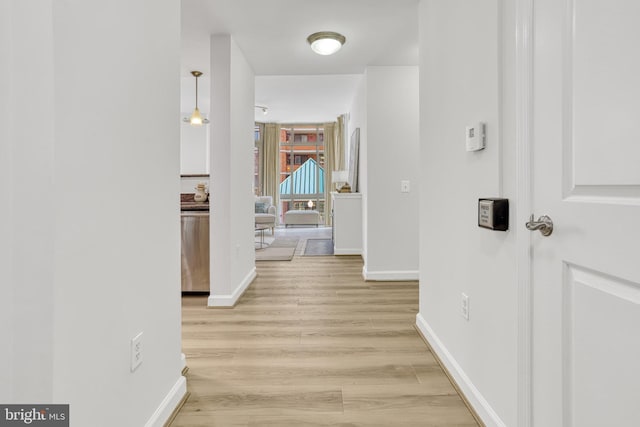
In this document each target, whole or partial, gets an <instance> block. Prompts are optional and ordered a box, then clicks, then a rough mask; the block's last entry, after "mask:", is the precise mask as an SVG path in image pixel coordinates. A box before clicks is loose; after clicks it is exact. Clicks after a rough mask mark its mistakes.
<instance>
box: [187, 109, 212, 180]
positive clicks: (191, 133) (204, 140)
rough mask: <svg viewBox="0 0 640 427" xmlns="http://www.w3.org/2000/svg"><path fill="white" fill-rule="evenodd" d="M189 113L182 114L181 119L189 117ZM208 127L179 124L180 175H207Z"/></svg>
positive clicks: (209, 155) (209, 156) (208, 152)
mask: <svg viewBox="0 0 640 427" xmlns="http://www.w3.org/2000/svg"><path fill="white" fill-rule="evenodd" d="M190 115H191V112H189V113H182V117H190ZM209 129H210V126H209V125H202V126H191V125H190V124H188V123H184V122H181V125H180V173H181V174H208V173H209V161H210V158H211V153H210V150H209Z"/></svg>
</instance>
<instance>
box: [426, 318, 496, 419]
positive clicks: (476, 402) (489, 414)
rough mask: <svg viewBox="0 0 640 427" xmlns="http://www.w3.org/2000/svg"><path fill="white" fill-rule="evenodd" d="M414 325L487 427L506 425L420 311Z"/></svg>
mask: <svg viewBox="0 0 640 427" xmlns="http://www.w3.org/2000/svg"><path fill="white" fill-rule="evenodd" d="M416 326H417V327H418V329H419V330H420V332H421V333H422V335H423V336H424V337H425V338H426V340H427V341H428V342H429V345H430V346H431V349H432V350H433V351H434V352H435V353H436V355H437V356H438V358H439V359H440V361H441V362H442V364H443V365H444V366H445V368H446V369H447V371H449V374H450V375H451V376H452V377H453V380H454V381H455V382H456V384H457V386H458V388H459V389H460V391H461V392H462V394H464V396H465V398H466V399H467V402H469V404H470V405H471V406H472V407H473V409H474V410H475V411H476V414H478V416H479V417H480V419H481V420H482V421H483V422H484V423H485V425H486V426H487V427H506V424H505V423H504V422H503V421H502V420H501V419H500V417H499V416H498V414H497V413H496V412H495V411H494V410H493V408H492V407H491V405H489V402H487V400H486V399H485V398H484V396H482V394H481V393H480V391H479V390H478V389H477V388H476V386H475V385H473V383H472V382H471V379H470V378H469V377H468V376H467V374H466V373H465V372H464V370H463V369H462V367H461V366H460V365H459V364H458V362H457V361H456V359H455V358H454V357H453V355H452V354H451V353H449V350H447V348H446V347H445V346H444V345H443V344H442V341H440V339H438V336H437V335H436V334H435V332H434V331H433V329H431V327H430V326H429V324H428V323H427V321H426V320H425V319H424V317H422V315H421V314H420V313H418V315H417V316H416Z"/></svg>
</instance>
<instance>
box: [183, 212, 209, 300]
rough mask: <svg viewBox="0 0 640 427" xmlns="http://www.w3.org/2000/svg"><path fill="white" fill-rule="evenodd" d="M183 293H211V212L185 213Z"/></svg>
mask: <svg viewBox="0 0 640 427" xmlns="http://www.w3.org/2000/svg"><path fill="white" fill-rule="evenodd" d="M180 222H181V229H182V245H181V246H182V250H181V258H182V292H208V291H209V262H210V261H209V212H208V211H206V212H202V211H183V212H181V214H180Z"/></svg>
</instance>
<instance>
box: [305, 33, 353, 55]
mask: <svg viewBox="0 0 640 427" xmlns="http://www.w3.org/2000/svg"><path fill="white" fill-rule="evenodd" d="M307 41H308V42H309V44H310V45H311V50H313V51H314V52H315V53H317V54H318V55H333V54H334V53H336V52H337V51H339V50H340V48H341V47H342V45H343V44H344V43H345V42H346V41H347V39H346V38H345V36H343V35H342V34H339V33H336V32H333V31H320V32H317V33H313V34H311V35H310V36H309V37H307Z"/></svg>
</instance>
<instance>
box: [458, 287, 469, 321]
mask: <svg viewBox="0 0 640 427" xmlns="http://www.w3.org/2000/svg"><path fill="white" fill-rule="evenodd" d="M461 302H462V305H461V306H460V314H461V315H462V317H464V318H465V320H469V296H468V295H467V294H465V293H464V292H463V293H462V300H461Z"/></svg>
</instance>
